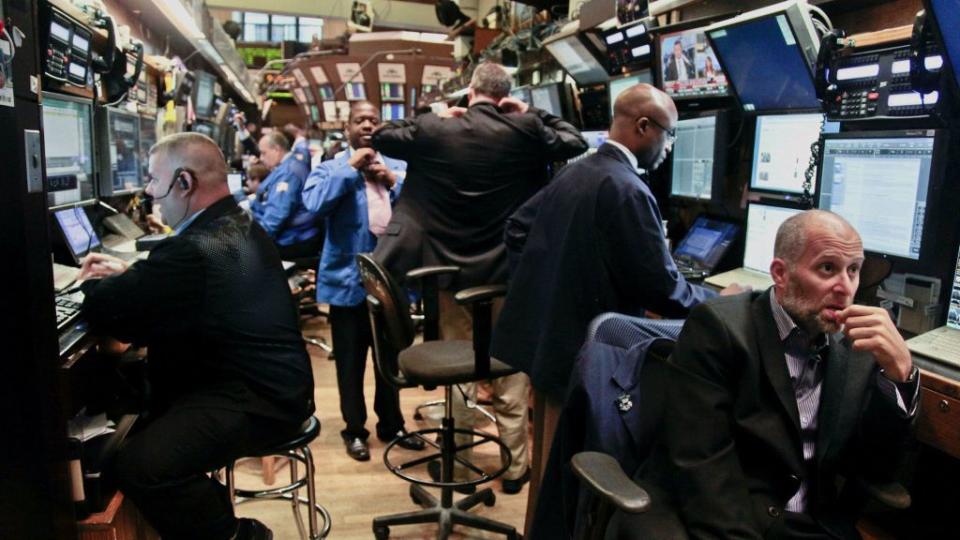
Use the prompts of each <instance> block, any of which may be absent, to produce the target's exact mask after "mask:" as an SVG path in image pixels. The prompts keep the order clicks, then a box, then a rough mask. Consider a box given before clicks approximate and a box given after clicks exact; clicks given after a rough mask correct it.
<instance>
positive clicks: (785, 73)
mask: <svg viewBox="0 0 960 540" xmlns="http://www.w3.org/2000/svg"><path fill="white" fill-rule="evenodd" d="M803 9H804V8H796V9H794V10H792V11H790V12H789V13H788V12H784V11H782V10H781V11H774V12H771V13H769V14H768V15H765V16H759V17H753V18H748V19H745V20H740V21H739V22H731V23H729V24H726V23H718V24H717V25H714V27H711V29H710V30H708V31H707V35H708V37H709V38H710V40H711V42H712V43H713V49H714V51H715V52H716V54H717V57H718V58H719V60H720V61H721V62H722V63H723V66H724V69H725V70H726V73H727V77H728V78H729V80H730V83H731V85H732V86H733V90H734V92H736V94H737V97H738V98H739V99H740V104H741V106H742V107H743V110H745V111H776V110H780V111H783V110H796V109H819V108H820V102H819V101H818V100H817V93H816V90H815V89H814V82H813V69H812V67H811V66H812V65H813V61H814V59H815V57H816V56H815V55H816V51H817V49H818V48H819V40H818V38H817V36H816V33H815V32H814V30H813V27H812V25H811V24H809V15H808V14H807V13H806V12H805V11H803ZM734 21H737V20H736V19H734ZM721 25H723V26H721ZM717 26H721V27H719V28H717Z"/></svg>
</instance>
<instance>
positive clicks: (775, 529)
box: [631, 290, 912, 538]
mask: <svg viewBox="0 0 960 540" xmlns="http://www.w3.org/2000/svg"><path fill="white" fill-rule="evenodd" d="M770 294H771V293H770V291H769V290H768V291H767V292H763V293H760V292H753V293H745V294H740V295H736V296H731V297H722V298H716V299H714V300H711V301H710V302H707V303H705V304H703V305H701V306H698V307H697V308H695V309H694V310H693V311H692V312H691V313H690V317H689V318H688V319H687V321H686V324H685V325H684V327H683V332H682V333H681V335H680V339H679V340H678V342H677V347H676V349H675V350H674V353H673V356H672V357H671V359H670V362H669V366H670V370H669V371H670V373H669V376H668V378H667V380H668V381H669V383H668V384H667V403H666V407H665V411H666V413H665V417H664V424H663V426H664V434H663V439H662V444H661V445H660V446H658V448H657V450H655V451H654V454H653V456H652V457H651V459H650V460H648V462H647V463H645V464H644V465H643V467H642V468H641V471H640V474H639V479H640V481H641V484H642V485H647V484H650V485H653V486H654V487H656V488H664V489H666V491H667V492H669V493H670V494H671V496H672V497H673V498H674V499H673V500H672V501H671V503H672V504H673V506H674V507H675V508H676V509H677V510H678V512H679V517H680V519H681V520H682V522H683V524H684V526H685V527H686V530H687V533H688V534H689V536H690V537H691V538H761V537H767V538H778V537H785V536H788V534H787V533H786V532H785V531H788V530H789V523H785V521H786V517H787V516H788V515H787V514H785V513H784V512H783V509H784V506H785V505H786V503H787V502H788V501H789V500H790V498H791V497H792V496H793V495H794V494H795V493H796V490H797V489H798V487H799V485H800V479H801V477H806V478H807V479H808V481H809V482H810V491H809V498H808V508H807V513H808V514H809V515H810V516H812V517H813V519H814V520H816V523H817V524H818V525H819V526H820V527H822V528H823V529H824V530H825V531H827V532H828V533H829V534H831V535H833V536H835V537H838V538H849V537H855V536H853V535H855V534H856V533H855V532H854V531H853V516H852V515H850V512H851V511H852V510H851V509H848V508H842V507H841V505H840V504H839V503H838V493H837V490H836V478H837V476H838V475H841V476H844V477H846V478H853V477H857V476H859V477H861V478H865V479H869V480H872V481H889V480H890V479H891V478H892V475H893V473H894V472H895V469H896V467H897V464H898V457H899V453H900V450H901V447H902V443H903V441H904V440H905V439H906V437H907V436H908V432H909V428H910V425H911V420H912V417H911V416H910V415H908V414H906V413H904V412H902V411H901V410H900V409H899V408H898V407H897V405H896V403H894V401H893V400H892V399H890V398H889V397H887V396H884V395H882V394H881V392H880V391H879V390H877V377H878V367H877V365H876V363H875V361H874V360H873V357H872V356H871V355H870V354H868V353H858V352H853V351H852V350H851V349H850V347H849V344H848V342H847V341H846V340H838V339H837V338H836V336H834V337H831V339H830V343H829V345H830V351H829V354H828V357H827V359H826V372H825V373H824V379H823V387H822V390H821V401H820V411H819V416H818V418H819V422H818V434H817V444H816V454H815V457H814V462H815V466H814V467H813V469H814V471H812V472H809V473H808V472H807V471H805V468H804V466H803V453H802V449H801V439H800V420H799V413H798V409H797V404H796V398H795V397H794V391H793V386H792V384H791V382H790V375H789V372H788V370H787V363H786V360H785V357H784V348H783V345H782V343H781V341H780V339H779V334H778V332H777V327H776V323H775V322H774V319H773V313H772V312H771V309H770V298H769V295H770ZM909 406H910V405H909V404H908V407H909ZM664 502H666V501H664ZM631 529H633V530H637V527H631ZM638 537H642V535H640V536H638Z"/></svg>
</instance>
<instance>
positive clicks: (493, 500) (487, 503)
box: [483, 491, 497, 507]
mask: <svg viewBox="0 0 960 540" xmlns="http://www.w3.org/2000/svg"><path fill="white" fill-rule="evenodd" d="M495 504H497V495H496V493H494V492H492V491H491V492H490V496H489V497H487V498H486V499H485V500H484V501H483V505H484V506H488V507H489V506H493V505H495Z"/></svg>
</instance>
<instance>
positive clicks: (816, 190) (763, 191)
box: [744, 109, 830, 201]
mask: <svg viewBox="0 0 960 540" xmlns="http://www.w3.org/2000/svg"><path fill="white" fill-rule="evenodd" d="M795 114H796V115H799V114H819V115H821V116H822V117H823V119H822V120H821V122H820V135H821V137H819V138H818V140H817V142H816V144H817V145H818V147H819V146H820V144H822V143H821V141H822V139H823V137H822V136H823V134H824V133H823V125H824V124H825V123H826V122H829V121H830V120H828V119H827V115H826V113H825V112H823V111H822V110H818V109H792V110H788V111H783V112H770V111H763V112H756V113H747V114H746V115H745V116H749V117H753V145H752V146H753V152H754V154H755V153H756V148H757V137H758V135H757V123H758V122H759V121H760V117H761V116H789V115H795ZM746 119H747V118H744V121H746ZM755 167H756V156H755V155H751V156H750V178H749V179H748V180H747V191H749V192H750V193H757V194H760V195H779V196H782V197H783V198H785V199H787V200H794V199H796V200H801V199H802V198H803V190H802V189H801V190H800V191H799V192H794V191H784V190H780V189H770V188H758V187H753V178H754V175H753V173H754V169H755ZM819 177H820V169H819V167H818V168H817V178H815V179H814V186H813V191H811V192H810V196H811V197H812V199H813V200H814V201H819V200H820V181H819Z"/></svg>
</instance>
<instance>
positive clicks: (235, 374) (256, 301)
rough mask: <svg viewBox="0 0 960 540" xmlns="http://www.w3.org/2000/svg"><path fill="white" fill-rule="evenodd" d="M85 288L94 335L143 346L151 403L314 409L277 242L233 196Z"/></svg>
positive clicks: (282, 415)
mask: <svg viewBox="0 0 960 540" xmlns="http://www.w3.org/2000/svg"><path fill="white" fill-rule="evenodd" d="M83 292H84V294H85V299H84V303H83V315H84V317H85V318H86V319H87V320H88V321H89V322H90V325H91V328H92V329H93V330H94V331H97V332H100V333H103V334H107V335H111V336H114V337H116V338H118V339H120V340H122V341H126V342H133V343H137V344H141V345H146V346H147V347H148V348H149V351H148V352H149V370H150V381H151V384H152V390H153V398H154V407H156V408H161V409H162V408H163V407H164V406H166V405H168V404H170V403H171V402H173V401H174V400H177V401H180V402H182V401H183V400H187V401H188V402H190V403H195V404H199V405H205V406H216V407H222V408H227V409H231V410H239V411H246V412H250V413H254V414H259V415H263V416H268V417H273V418H277V419H282V420H288V421H291V422H296V421H301V420H303V419H305V418H306V417H307V416H308V415H310V414H311V413H312V412H313V410H314V406H313V372H312V370H311V368H310V358H309V356H308V355H307V352H306V349H305V347H304V343H303V338H302V337H301V335H300V330H299V327H298V321H297V314H296V311H295V307H294V304H293V299H292V297H291V294H290V289H289V287H288V285H287V280H286V278H285V276H284V272H283V268H282V266H281V264H280V257H279V255H278V254H277V248H276V247H275V246H274V244H273V241H272V240H271V239H270V237H269V236H267V233H266V232H264V230H263V229H262V228H261V227H260V226H259V225H257V224H256V223H255V222H253V221H252V220H251V218H250V217H249V216H248V215H247V214H246V213H245V212H243V211H242V210H240V208H239V207H238V206H237V203H236V202H235V201H234V200H233V197H230V196H227V197H224V198H223V199H221V200H219V201H218V202H216V203H214V204H213V205H211V206H209V207H208V208H207V209H206V210H204V211H203V212H202V213H201V214H199V215H198V216H197V218H196V220H194V221H193V223H191V224H190V225H189V226H188V227H187V228H186V229H185V230H184V231H182V232H181V233H180V234H178V235H176V236H173V237H171V238H169V239H167V240H164V241H163V242H161V243H160V244H158V245H157V246H156V247H155V248H154V249H153V250H152V251H151V252H150V257H149V258H148V259H146V260H143V261H138V262H136V263H134V264H133V265H132V266H131V267H130V268H129V269H128V270H127V271H126V272H124V273H122V274H119V275H116V276H111V277H108V278H105V279H102V280H92V281H88V282H86V283H84V285H83Z"/></svg>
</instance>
